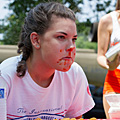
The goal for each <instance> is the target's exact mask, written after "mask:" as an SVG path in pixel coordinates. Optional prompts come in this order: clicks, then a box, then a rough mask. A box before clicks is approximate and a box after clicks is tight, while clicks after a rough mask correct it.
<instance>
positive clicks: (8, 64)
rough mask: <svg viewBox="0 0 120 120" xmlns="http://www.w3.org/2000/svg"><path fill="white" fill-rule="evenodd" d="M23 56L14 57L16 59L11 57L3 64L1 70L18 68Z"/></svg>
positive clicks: (0, 66)
mask: <svg viewBox="0 0 120 120" xmlns="http://www.w3.org/2000/svg"><path fill="white" fill-rule="evenodd" d="M20 59H21V56H14V57H10V58H7V59H5V60H4V61H3V62H2V63H1V64H0V69H1V70H5V69H6V70H7V69H9V68H11V67H16V65H17V63H18V61H20Z"/></svg>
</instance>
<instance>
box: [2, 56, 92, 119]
mask: <svg viewBox="0 0 120 120" xmlns="http://www.w3.org/2000/svg"><path fill="white" fill-rule="evenodd" d="M20 59H21V58H20V56H16V57H11V58H9V59H7V60H5V61H4V62H2V63H1V65H0V71H1V77H0V86H2V85H5V83H4V82H6V91H7V93H6V94H7V118H8V120H9V119H14V120H15V119H17V120H19V119H20V120H34V119H36V118H41V119H43V120H52V119H62V118H64V117H66V116H67V117H69V118H74V117H77V116H80V115H82V114H84V113H86V112H87V111H89V110H90V109H92V108H93V107H94V101H93V99H92V97H91V94H90V91H89V86H88V82H87V78H86V76H85V74H84V72H83V70H82V68H81V67H80V66H79V65H78V64H77V63H75V62H74V63H73V64H72V66H71V68H70V70H69V71H67V72H61V71H57V70H56V71H55V74H54V77H53V80H52V82H51V84H50V85H49V86H48V87H47V88H43V87H41V86H39V85H38V84H36V83H35V82H34V81H33V80H32V78H31V77H30V75H29V73H28V71H26V74H25V76H24V77H22V78H19V77H18V76H17V75H16V66H17V63H18V61H19V60H20ZM30 118H31V119H30Z"/></svg>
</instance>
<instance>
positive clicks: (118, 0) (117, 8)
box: [115, 0, 120, 10]
mask: <svg viewBox="0 0 120 120" xmlns="http://www.w3.org/2000/svg"><path fill="white" fill-rule="evenodd" d="M115 10H120V0H117V3H116V9H115Z"/></svg>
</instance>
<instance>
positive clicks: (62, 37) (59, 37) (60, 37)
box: [57, 36, 65, 39]
mask: <svg viewBox="0 0 120 120" xmlns="http://www.w3.org/2000/svg"><path fill="white" fill-rule="evenodd" d="M57 38H58V39H65V36H58V37H57Z"/></svg>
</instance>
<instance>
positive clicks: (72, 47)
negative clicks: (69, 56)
mask: <svg viewBox="0 0 120 120" xmlns="http://www.w3.org/2000/svg"><path fill="white" fill-rule="evenodd" d="M74 49H75V47H74V46H71V47H70V48H68V49H67V51H73V50H74Z"/></svg>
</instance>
